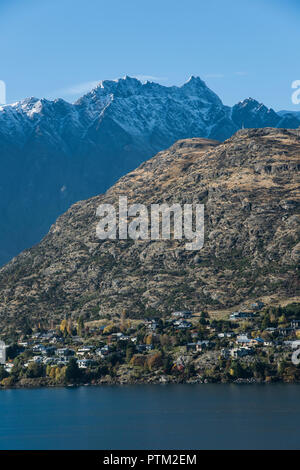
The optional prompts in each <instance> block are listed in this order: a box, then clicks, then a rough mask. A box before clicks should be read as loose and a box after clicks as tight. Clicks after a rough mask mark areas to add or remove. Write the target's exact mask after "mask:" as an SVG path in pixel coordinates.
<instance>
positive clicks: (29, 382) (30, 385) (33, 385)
mask: <svg viewBox="0 0 300 470" xmlns="http://www.w3.org/2000/svg"><path fill="white" fill-rule="evenodd" d="M212 384H213V385H274V384H281V385H283V384H285V385H291V384H300V381H290V382H288V381H285V380H280V379H276V380H271V381H269V380H263V379H259V378H257V379H256V378H238V379H235V380H224V381H220V380H219V381H214V380H207V379H189V380H161V378H160V379H158V380H151V381H141V380H136V381H117V380H108V379H103V380H101V381H98V382H96V383H87V382H85V383H84V382H79V383H62V384H50V383H46V381H45V380H41V379H26V383H24V382H23V383H16V384H14V385H10V386H3V385H1V386H0V391H1V390H32V389H50V388H80V387H101V386H117V387H122V386H132V385H134V386H136V385H212Z"/></svg>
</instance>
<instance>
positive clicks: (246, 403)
mask: <svg viewBox="0 0 300 470" xmlns="http://www.w3.org/2000/svg"><path fill="white" fill-rule="evenodd" d="M264 448H265V449H300V385H277V384H276V385H220V384H216V385H211V384H205V385H163V386H161V385H138V386H124V387H110V386H103V387H80V388H74V389H72V388H56V389H34V390H2V391H0V449H2V450H3V449H107V450H110V449H264Z"/></svg>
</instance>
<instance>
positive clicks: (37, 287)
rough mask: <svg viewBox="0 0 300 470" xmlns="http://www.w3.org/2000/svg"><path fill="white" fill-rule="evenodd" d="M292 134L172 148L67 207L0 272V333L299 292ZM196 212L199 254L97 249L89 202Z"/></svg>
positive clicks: (142, 245)
mask: <svg viewBox="0 0 300 470" xmlns="http://www.w3.org/2000/svg"><path fill="white" fill-rule="evenodd" d="M299 136H300V132H299V131H297V130H285V129H273V128H266V129H253V130H251V129H250V130H249V129H248V130H241V131H239V132H238V133H237V134H235V135H234V136H233V137H232V138H230V139H229V140H227V141H225V142H224V143H219V142H216V141H210V140H205V139H198V138H194V139H188V140H183V141H179V142H177V143H176V144H174V145H173V146H172V147H171V148H169V149H168V150H166V151H163V152H160V153H159V154H157V155H156V156H155V157H154V158H152V159H151V160H149V161H147V162H145V163H144V164H142V165H141V166H140V167H139V168H137V169H136V170H135V171H133V172H132V173H129V174H128V175H127V176H125V177H123V178H121V179H120V180H119V181H118V183H117V184H115V185H114V186H113V187H112V188H110V189H109V190H108V191H107V192H106V194H104V195H100V196H98V197H95V198H92V199H89V200H87V201H81V202H78V203H77V204H75V205H73V206H72V207H71V208H70V209H69V210H68V211H67V212H66V213H65V214H63V215H62V216H61V217H60V218H59V219H58V220H57V222H56V223H55V224H54V225H53V226H52V227H51V229H50V232H49V233H48V235H47V236H46V237H45V238H44V239H43V240H42V241H41V243H39V244H38V245H37V246H35V247H33V248H31V249H30V250H27V251H24V252H23V253H22V254H21V255H19V256H18V257H16V258H15V259H14V260H12V261H11V262H10V263H9V264H7V265H6V266H5V267H3V268H2V269H1V270H0V323H1V325H2V327H5V326H7V325H18V324H20V323H21V322H23V321H24V319H25V318H28V319H30V323H32V322H36V321H37V319H59V318H62V317H63V316H65V315H72V316H74V317H76V316H78V315H79V314H83V315H84V316H85V318H86V319H90V320H92V319H97V318H99V316H101V315H102V314H109V313H111V314H115V313H117V314H118V313H120V312H121V311H122V310H123V309H125V310H126V312H127V314H128V316H130V317H144V316H146V315H151V314H159V315H164V314H167V313H169V312H170V311H171V310H172V309H175V308H176V309H177V308H189V309H191V310H193V311H199V309H201V308H203V307H210V308H213V309H215V310H217V309H221V308H226V307H229V306H233V305H237V304H239V303H241V302H243V301H244V300H249V299H258V298H260V297H261V296H268V295H274V296H277V297H279V298H289V297H293V296H295V295H298V294H299V281H298V277H297V266H298V264H299V257H300V243H299V221H300V215H299V201H300V185H299V167H300V137H299ZM120 195H127V196H128V201H129V203H132V202H140V203H143V204H147V205H150V204H151V203H162V202H166V203H168V204H171V203H175V202H180V203H192V202H195V203H196V202H198V203H204V204H205V222H206V223H205V244H204V248H203V249H202V250H200V251H197V252H195V251H188V250H186V249H185V247H184V245H185V243H186V240H182V241H174V240H171V241H136V242H134V241H132V240H126V241H125V240H124V241H118V240H115V241H108V240H106V241H100V240H98V239H97V238H96V231H95V227H96V224H97V223H98V221H99V219H98V218H97V217H96V215H95V212H96V208H97V206H98V205H99V204H100V203H103V202H106V203H107V202H110V203H117V201H118V197H119V196H120Z"/></svg>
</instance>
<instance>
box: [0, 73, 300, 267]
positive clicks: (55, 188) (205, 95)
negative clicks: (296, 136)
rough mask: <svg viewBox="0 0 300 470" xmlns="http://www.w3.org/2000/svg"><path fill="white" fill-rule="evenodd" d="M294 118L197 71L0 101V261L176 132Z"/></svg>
mask: <svg viewBox="0 0 300 470" xmlns="http://www.w3.org/2000/svg"><path fill="white" fill-rule="evenodd" d="M285 123H288V124H285ZM299 125H300V121H299V120H297V119H296V118H293V119H292V118H291V117H287V116H282V117H280V116H278V115H277V114H276V113H275V112H274V111H273V110H269V109H267V108H266V107H265V106H263V105H260V104H259V103H258V102H257V101H255V100H251V99H249V100H245V101H244V102H242V103H239V104H237V105H236V106H234V107H233V108H230V107H228V106H225V105H224V104H223V103H222V101H221V100H220V98H218V96H217V95H216V94H215V93H213V92H212V91H211V90H210V89H209V88H208V87H207V86H206V84H205V83H204V82H203V81H202V80H201V79H200V78H198V77H191V78H190V79H189V81H188V82H187V83H185V84H184V85H183V86H181V87H176V86H172V87H166V86H162V85H159V84H158V83H153V82H147V83H141V82H140V81H139V80H137V79H135V78H130V77H125V78H123V79H119V80H116V81H111V80H105V81H103V82H100V83H99V85H98V86H97V87H96V88H95V89H94V90H92V91H91V92H90V93H88V94H86V95H85V96H83V97H82V98H80V99H79V100H78V101H77V102H76V103H75V104H70V103H67V102H66V101H64V100H62V99H57V100H54V101H49V100H46V99H37V98H28V99H26V100H23V101H20V102H18V103H15V104H12V105H6V106H2V107H0V157H1V173H0V217H1V231H0V264H3V263H4V262H6V261H8V260H9V259H10V258H11V257H12V256H14V255H16V254H17V253H18V252H19V251H21V250H22V249H24V248H26V247H30V246H31V245H32V244H34V243H36V242H38V241H39V240H40V239H41V237H42V236H43V235H44V234H45V233H46V232H47V231H48V229H49V226H50V225H51V224H52V223H53V222H54V221H55V219H56V218H57V216H58V215H59V214H61V213H63V212H64V211H65V210H66V209H67V208H68V207H69V206H70V205H71V204H72V203H74V202H76V201H78V200H80V199H86V198H89V197H91V196H93V195H96V194H99V193H101V192H104V191H105V190H106V189H107V188H108V187H109V186H111V185H112V184H113V183H114V182H115V181H116V180H117V179H118V178H119V177H120V176H122V175H124V174H125V173H127V172H128V171H130V170H132V169H133V168H135V167H136V166H138V165H139V164H140V163H141V162H142V161H144V160H146V159H148V158H150V157H151V156H153V155H154V154H156V153H157V152H158V151H160V150H163V149H165V148H167V147H169V146H170V145H171V144H173V143H174V142H175V141H176V140H178V139H183V138H188V137H207V138H212V139H218V140H224V139H226V138H228V137H230V136H231V135H232V134H233V133H234V132H235V131H236V130H238V129H239V128H241V127H265V126H275V127H281V126H282V127H298V126H299Z"/></svg>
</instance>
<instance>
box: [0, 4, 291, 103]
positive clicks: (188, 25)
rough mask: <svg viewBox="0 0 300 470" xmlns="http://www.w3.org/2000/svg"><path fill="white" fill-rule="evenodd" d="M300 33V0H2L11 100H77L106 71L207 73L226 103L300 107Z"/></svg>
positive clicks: (176, 75) (179, 78) (175, 78)
mask: <svg viewBox="0 0 300 470" xmlns="http://www.w3.org/2000/svg"><path fill="white" fill-rule="evenodd" d="M299 39H300V1H299V0H239V1H237V0H209V1H207V0H206V1H202V0H185V1H179V0H147V1H145V0H126V1H124V0H114V1H111V0H104V1H103V0H85V1H83V0H26V1H24V0H0V40H1V41H0V48H1V49H0V50H1V62H0V80H4V81H5V82H6V87H7V102H14V101H16V100H19V99H22V98H25V97H27V96H37V97H52V98H54V97H58V96H59V97H63V98H65V99H67V100H69V101H73V100H74V99H75V98H77V97H78V96H80V95H81V94H83V93H84V92H85V91H87V90H88V89H89V88H91V87H92V86H93V84H94V83H96V82H97V81H100V80H102V79H114V78H117V77H122V76H124V75H130V76H138V77H141V78H149V79H151V77H153V78H152V79H153V80H154V81H158V82H160V83H162V84H165V85H180V84H182V83H183V82H185V81H186V80H187V79H188V78H189V76H190V75H199V76H200V77H201V78H202V79H204V80H205V81H206V83H207V84H208V86H210V87H211V88H212V89H213V90H214V91H215V92H216V93H217V94H218V95H219V96H220V97H221V99H222V100H223V102H224V103H225V104H228V105H232V104H234V103H236V102H238V101H240V100H241V99H244V98H247V97H249V96H251V97H253V98H256V99H258V100H259V101H262V102H264V103H265V104H266V105H268V106H272V107H273V108H274V109H277V110H278V109H294V110H298V111H300V105H293V104H292V101H291V94H292V91H293V90H292V89H291V83H292V82H293V81H294V80H297V79H298V80H299V79H300V66H299V53H300V49H299Z"/></svg>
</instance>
